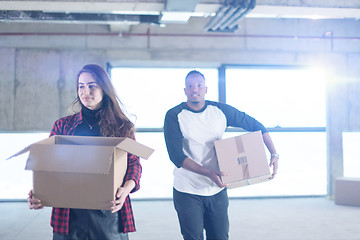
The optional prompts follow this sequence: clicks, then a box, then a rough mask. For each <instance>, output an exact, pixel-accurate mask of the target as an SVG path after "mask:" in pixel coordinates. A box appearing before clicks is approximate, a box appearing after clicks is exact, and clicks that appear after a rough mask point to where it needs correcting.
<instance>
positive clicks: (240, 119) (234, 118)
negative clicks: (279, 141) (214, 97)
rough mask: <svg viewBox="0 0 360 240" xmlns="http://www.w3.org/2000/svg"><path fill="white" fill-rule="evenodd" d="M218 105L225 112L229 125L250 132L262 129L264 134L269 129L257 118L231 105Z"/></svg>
mask: <svg viewBox="0 0 360 240" xmlns="http://www.w3.org/2000/svg"><path fill="white" fill-rule="evenodd" d="M218 107H219V108H220V109H221V111H223V113H224V114H225V116H226V120H227V126H228V127H240V128H242V129H244V130H247V131H250V132H254V131H261V133H262V134H264V133H266V132H267V131H268V130H267V129H266V128H265V127H264V125H263V124H261V123H260V122H259V121H257V120H256V119H255V118H253V117H251V116H249V115H247V114H246V113H244V112H241V111H239V110H238V109H236V108H234V107H232V106H230V105H227V104H219V105H218Z"/></svg>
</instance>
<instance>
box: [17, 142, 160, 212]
mask: <svg viewBox="0 0 360 240" xmlns="http://www.w3.org/2000/svg"><path fill="white" fill-rule="evenodd" d="M28 151H30V153H29V157H28V159H27V163H26V167H25V169H27V170H32V171H33V190H34V195H35V197H36V198H38V199H40V200H41V202H42V205H43V206H51V207H57V208H83V209H100V210H109V209H110V207H111V203H110V201H112V200H114V198H115V194H116V190H117V188H118V187H119V186H121V184H122V181H123V178H124V175H125V173H126V169H127V153H128V152H129V153H131V154H134V155H136V156H139V157H141V158H144V159H148V158H149V157H150V155H151V154H152V153H153V151H154V150H153V149H151V148H148V147H146V146H144V145H142V144H140V143H138V142H136V141H134V140H132V139H130V138H116V137H81V136H62V135H56V136H52V137H50V138H47V139H44V140H42V141H39V142H36V143H33V144H31V145H30V146H28V147H26V148H25V149H23V150H21V151H20V152H18V153H16V154H15V155H13V156H12V157H15V156H18V155H20V154H23V153H26V152H28Z"/></svg>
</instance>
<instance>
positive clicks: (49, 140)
mask: <svg viewBox="0 0 360 240" xmlns="http://www.w3.org/2000/svg"><path fill="white" fill-rule="evenodd" d="M54 137H55V136H52V137H49V138H46V139H43V140H41V141H38V142H35V143H32V144H30V145H29V146H27V147H25V148H24V149H22V150H21V151H19V152H17V153H15V154H14V155H12V156H10V157H8V158H7V159H6V160H9V159H10V158H13V157H17V156H19V155H21V154H23V153H26V152H28V151H29V150H30V148H31V146H33V145H34V144H50V143H54V141H55V138H54Z"/></svg>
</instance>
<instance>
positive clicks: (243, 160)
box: [215, 131, 271, 188]
mask: <svg viewBox="0 0 360 240" xmlns="http://www.w3.org/2000/svg"><path fill="white" fill-rule="evenodd" d="M215 150H216V155H217V158H218V163H219V168H220V171H221V172H224V173H226V174H227V176H223V177H222V180H223V183H225V184H229V186H228V188H236V187H242V186H246V185H250V184H255V183H260V182H264V181H268V180H269V178H270V176H271V174H270V169H269V163H268V160H267V157H266V152H265V146H264V142H263V138H262V134H261V132H260V131H257V132H251V133H246V134H243V135H240V136H236V137H232V138H227V139H221V140H218V141H215Z"/></svg>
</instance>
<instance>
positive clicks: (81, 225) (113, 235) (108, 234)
mask: <svg viewBox="0 0 360 240" xmlns="http://www.w3.org/2000/svg"><path fill="white" fill-rule="evenodd" d="M118 218H119V215H118V213H111V211H100V210H88V209H70V222H69V224H70V232H69V235H61V234H57V233H54V234H53V240H128V239H129V238H128V234H127V233H122V232H121V230H120V229H119V219H118Z"/></svg>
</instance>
